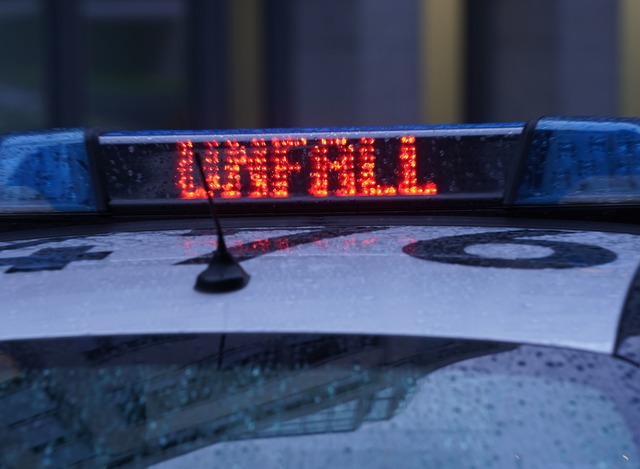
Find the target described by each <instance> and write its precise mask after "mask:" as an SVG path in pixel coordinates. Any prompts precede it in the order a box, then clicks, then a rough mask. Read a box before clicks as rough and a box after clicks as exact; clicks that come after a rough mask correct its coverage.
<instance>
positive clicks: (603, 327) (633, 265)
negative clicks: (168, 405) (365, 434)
mask: <svg viewBox="0 0 640 469" xmlns="http://www.w3.org/2000/svg"><path fill="white" fill-rule="evenodd" d="M303 225H304V226H299V224H296V223H290V224H289V226H287V224H286V223H284V224H282V225H281V226H272V227H252V226H247V225H244V226H243V225H242V224H241V223H240V224H236V226H234V227H233V228H231V229H228V230H227V243H228V245H229V247H230V249H231V251H232V253H234V254H235V255H236V257H237V258H239V260H240V261H241V262H242V266H243V267H244V268H245V269H246V270H247V271H248V272H249V273H250V275H251V281H250V283H249V285H248V286H247V287H246V288H244V289H243V290H240V291H236V292H233V293H227V294H221V295H211V294H203V293H199V292H196V291H194V289H193V285H194V282H195V279H196V276H197V275H198V273H199V272H201V271H202V270H203V269H204V268H205V267H206V264H207V262H208V259H209V258H210V255H211V251H212V249H213V247H214V246H215V236H214V233H213V231H212V229H211V228H207V226H211V223H210V222H209V221H207V222H206V223H204V224H203V222H202V221H201V220H200V221H198V222H196V223H193V222H189V221H177V222H174V223H173V224H172V225H171V226H168V228H170V229H162V230H160V229H149V227H147V230H145V231H130V230H128V229H126V228H123V229H118V230H117V231H116V232H102V233H94V234H72V235H66V236H56V237H37V236H33V237H32V238H28V237H26V238H25V236H24V235H23V236H15V238H21V239H14V240H7V241H4V242H2V243H0V266H2V269H3V271H4V273H2V274H0V275H2V277H3V278H2V282H0V297H2V298H3V327H2V328H1V329H0V339H2V340H12V339H26V338H36V337H62V336H78V335H104V334H139V333H149V334H151V333H187V332H287V333H288V332H291V333H318V332H320V333H354V334H393V335H410V336H433V337H436V336H437V337H453V338H465V339H482V340H493V341H505V342H516V343H533V344H540V345H551V346H562V347H572V348H577V349H582V350H588V351H595V352H602V353H612V352H613V350H614V348H615V345H616V334H617V330H618V324H619V321H620V315H621V311H622V309H623V305H624V301H625V297H626V294H627V291H628V287H629V284H630V282H631V280H632V279H633V277H634V274H635V272H636V270H637V268H638V264H639V263H640V237H639V236H638V235H637V234H633V233H624V232H611V231H599V230H598V225H593V226H592V227H591V228H590V229H588V230H585V229H575V227H574V226H571V225H568V224H567V226H571V228H570V229H566V228H562V225H561V227H560V228H558V226H557V225H555V226H551V225H550V224H547V225H545V226H543V225H539V226H535V227H523V226H519V225H517V224H516V223H512V224H511V225H508V224H507V226H502V227H498V226H491V225H492V224H491V223H490V222H474V223H469V222H466V221H458V222H456V219H455V218H451V219H449V220H448V222H446V223H444V224H442V222H440V223H438V222H436V223H431V222H429V220H426V219H425V220H423V223H420V224H418V223H414V224H395V223H386V222H384V221H380V222H378V223H376V220H372V219H368V220H352V221H351V223H343V224H340V225H336V224H327V223H323V222H318V223H311V222H310V223H308V224H303ZM165 228H167V227H165ZM5 239H6V237H5Z"/></svg>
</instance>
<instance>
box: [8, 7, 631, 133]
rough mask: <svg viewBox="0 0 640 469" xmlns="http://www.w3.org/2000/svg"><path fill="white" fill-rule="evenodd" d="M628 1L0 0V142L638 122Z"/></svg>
mask: <svg viewBox="0 0 640 469" xmlns="http://www.w3.org/2000/svg"><path fill="white" fill-rule="evenodd" d="M639 22H640V1H638V0H0V131H12V130H25V129H35V128H44V127H66V126H76V125H82V126H87V125H91V126H108V127H112V126H115V127H119V128H127V129H142V128H172V129H182V128H229V127H278V126H324V125H327V126H333V125H340V126H342V125H394V124H413V123H430V122H480V121H520V120H526V119H529V118H532V117H537V116H540V115H544V114H571V115H575V114H580V115H581V114H597V115H625V116H628V115H640V89H639V88H640V87H638V86H637V83H640V28H639V27H638V24H637V23H639Z"/></svg>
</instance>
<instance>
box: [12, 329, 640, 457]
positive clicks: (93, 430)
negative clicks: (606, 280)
mask: <svg viewBox="0 0 640 469" xmlns="http://www.w3.org/2000/svg"><path fill="white" fill-rule="evenodd" d="M0 349H1V350H2V352H1V354H0V410H1V411H0V425H2V430H1V431H0V449H1V451H0V458H1V459H0V465H1V466H2V467H27V466H29V467H33V466H38V465H42V466H43V467H67V466H72V465H73V466H74V467H96V466H100V467H130V466H134V467H140V466H148V465H154V464H156V465H157V466H158V467H189V466H193V467H212V466H224V467H256V466H257V465H262V466H266V467H296V468H297V467H314V468H315V467H318V468H320V467H327V466H329V465H334V466H337V467H367V468H372V467H373V468H377V467H380V468H382V467H400V466H402V467H456V468H459V467H540V468H547V467H551V466H553V465H559V466H562V467H580V468H583V467H618V465H620V464H623V463H625V462H632V461H638V460H639V458H640V428H638V425H637V422H638V421H639V419H640V403H639V402H638V398H637V394H638V390H639V389H640V374H639V373H638V370H637V367H635V366H633V365H632V364H630V363H627V362H623V361H620V360H616V359H614V358H612V357H607V356H604V355H599V354H591V353H584V352H577V351H570V350H564V349H553V348H544V347H534V346H512V345H505V344H499V343H491V342H478V341H459V340H442V339H426V338H407V337H378V336H356V335H265V334H259V335H248V334H231V335H217V334H194V335H164V336H120V337H95V338H88V337H87V338H75V339H55V340H32V341H19V342H4V343H1V344H0Z"/></svg>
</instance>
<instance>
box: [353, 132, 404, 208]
mask: <svg viewBox="0 0 640 469" xmlns="http://www.w3.org/2000/svg"><path fill="white" fill-rule="evenodd" d="M374 142H375V139H373V138H367V137H362V138H361V139H360V146H359V147H358V165H359V167H360V175H359V177H358V195H395V194H396V188H395V187H391V186H380V184H378V182H377V181H376V174H375V169H376V154H375V150H374V147H373V144H374Z"/></svg>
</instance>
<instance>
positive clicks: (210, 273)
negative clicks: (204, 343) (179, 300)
mask: <svg viewBox="0 0 640 469" xmlns="http://www.w3.org/2000/svg"><path fill="white" fill-rule="evenodd" d="M194 156H195V160H196V162H197V165H198V170H199V172H200V177H201V178H202V186H203V187H204V190H205V192H206V193H207V199H208V200H209V209H210V210H211V215H212V216H213V219H214V221H215V223H216V231H217V232H218V247H217V248H216V250H215V251H214V252H213V257H212V258H211V261H209V266H208V267H207V268H206V269H205V270H203V271H202V272H201V273H200V275H198V278H197V279H196V284H195V285H194V287H193V288H194V289H195V290H197V291H199V292H203V293H226V292H232V291H235V290H240V289H241V288H244V287H245V286H246V285H247V284H248V283H249V279H250V278H251V276H250V275H249V274H248V273H247V272H245V270H244V269H243V268H242V267H241V266H240V264H239V263H238V261H237V260H236V259H235V258H234V257H233V256H232V255H231V253H230V252H229V250H228V249H227V244H226V243H225V241H224V234H223V233H222V226H221V225H220V218H219V217H218V211H217V210H216V205H215V203H214V202H213V196H212V193H211V190H210V189H209V184H208V183H207V178H206V176H205V174H204V169H203V166H202V159H201V157H200V153H199V152H194Z"/></svg>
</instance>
